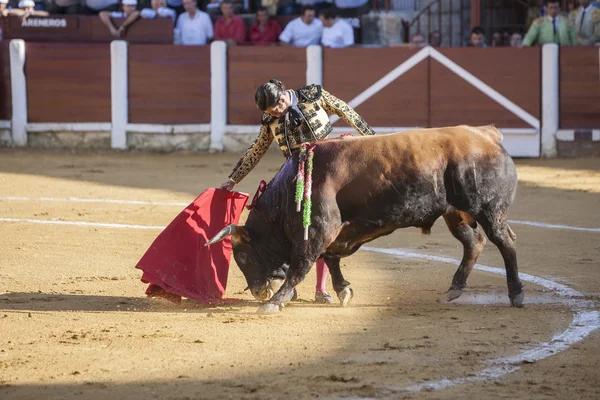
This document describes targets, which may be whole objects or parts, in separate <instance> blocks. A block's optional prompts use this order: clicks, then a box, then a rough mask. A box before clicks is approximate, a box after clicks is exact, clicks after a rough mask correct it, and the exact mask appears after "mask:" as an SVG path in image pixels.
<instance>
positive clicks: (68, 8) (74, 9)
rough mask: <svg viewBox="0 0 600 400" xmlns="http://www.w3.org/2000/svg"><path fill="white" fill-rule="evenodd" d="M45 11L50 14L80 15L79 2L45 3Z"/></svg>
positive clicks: (61, 0) (55, 0)
mask: <svg viewBox="0 0 600 400" xmlns="http://www.w3.org/2000/svg"><path fill="white" fill-rule="evenodd" d="M46 11H48V13H50V14H80V13H81V1H79V0H53V1H52V2H47V3H46Z"/></svg>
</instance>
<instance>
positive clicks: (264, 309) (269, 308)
mask: <svg viewBox="0 0 600 400" xmlns="http://www.w3.org/2000/svg"><path fill="white" fill-rule="evenodd" d="M280 308H281V307H280V306H279V305H278V304H273V303H265V304H263V305H262V306H260V308H259V309H258V311H256V312H257V313H258V314H275V313H276V312H279V309H280Z"/></svg>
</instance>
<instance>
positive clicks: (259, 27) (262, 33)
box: [250, 7, 281, 45]
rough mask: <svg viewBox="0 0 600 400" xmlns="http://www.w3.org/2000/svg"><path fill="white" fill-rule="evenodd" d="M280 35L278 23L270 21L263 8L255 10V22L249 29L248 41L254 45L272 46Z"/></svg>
mask: <svg viewBox="0 0 600 400" xmlns="http://www.w3.org/2000/svg"><path fill="white" fill-rule="evenodd" d="M280 34H281V25H279V22H277V21H275V20H274V19H271V17H270V16H269V13H268V11H267V9H266V8H265V7H260V8H258V10H256V22H255V23H254V24H252V26H251V27H250V41H251V42H252V44H254V45H274V44H276V43H277V38H278V37H279V35H280Z"/></svg>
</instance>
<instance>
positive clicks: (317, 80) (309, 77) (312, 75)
mask: <svg viewBox="0 0 600 400" xmlns="http://www.w3.org/2000/svg"><path fill="white" fill-rule="evenodd" d="M306 84H307V85H311V84H313V85H323V49H322V47H321V46H317V45H310V46H308V47H307V48H306Z"/></svg>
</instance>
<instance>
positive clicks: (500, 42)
mask: <svg viewBox="0 0 600 400" xmlns="http://www.w3.org/2000/svg"><path fill="white" fill-rule="evenodd" d="M503 46H504V38H503V37H502V32H500V31H496V32H494V34H493V35H492V47H503Z"/></svg>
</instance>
